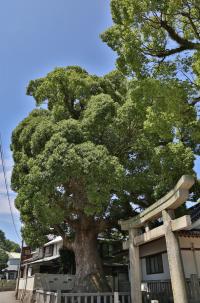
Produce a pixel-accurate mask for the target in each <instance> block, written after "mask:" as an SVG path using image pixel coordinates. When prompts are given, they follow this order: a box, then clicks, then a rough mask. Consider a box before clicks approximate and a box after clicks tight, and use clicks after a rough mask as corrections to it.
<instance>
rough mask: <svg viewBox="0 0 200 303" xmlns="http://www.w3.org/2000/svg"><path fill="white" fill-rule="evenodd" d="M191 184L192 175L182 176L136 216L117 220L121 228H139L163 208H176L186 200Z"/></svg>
mask: <svg viewBox="0 0 200 303" xmlns="http://www.w3.org/2000/svg"><path fill="white" fill-rule="evenodd" d="M193 184H194V178H193V177H192V176H189V175H184V176H182V177H181V178H180V180H179V181H178V183H177V184H176V186H175V187H174V189H172V190H171V191H170V192H169V193H167V194H166V195H165V196H164V197H163V198H161V199H160V200H158V201H157V202H155V203H154V204H153V205H151V206H149V207H148V208H147V209H145V210H144V211H143V212H141V213H140V214H138V215H137V216H135V217H133V218H131V219H129V220H126V221H119V224H120V225H121V228H122V230H129V229H132V228H140V227H142V226H144V225H145V223H146V222H148V221H150V220H152V219H157V218H159V217H161V216H162V211H163V210H167V209H176V208H177V207H179V206H180V205H181V204H183V203H184V202H185V201H186V200H187V198H188V195H189V189H190V188H191V187H192V185H193Z"/></svg>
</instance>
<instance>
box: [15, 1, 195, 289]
mask: <svg viewBox="0 0 200 303" xmlns="http://www.w3.org/2000/svg"><path fill="white" fill-rule="evenodd" d="M198 2H199V1H197V0H177V1H174V0H173V1H172V0H167V1H166V0H162V1H157V0H152V1H148V0H142V1H140V2H138V1H136V0H111V9H112V17H113V22H114V25H113V26H112V27H111V28H110V29H108V30H107V31H106V32H105V33H104V34H102V39H103V41H105V42H106V43H107V44H108V45H109V46H110V47H111V48H112V49H113V50H114V51H116V52H117V54H118V59H117V68H118V70H116V71H112V72H111V73H109V74H107V75H105V76H102V77H98V76H95V75H90V74H89V73H88V72H87V71H85V70H84V69H82V68H81V67H77V66H69V67H64V68H56V69H55V70H54V71H52V72H50V73H48V74H47V75H46V76H45V77H44V78H40V79H36V80H32V81H30V83H29V85H28V88H27V94H28V95H29V96H32V97H33V98H34V99H35V102H36V109H34V110H33V111H32V112H31V113H30V114H29V115H28V117H27V118H25V119H24V120H23V121H22V122H21V123H20V124H19V125H18V126H17V127H16V129H15V130H14V131H13V135H12V144H11V148H12V151H13V158H14V169H13V173H12V189H13V190H14V191H16V192H17V198H16V207H17V208H18V209H19V210H20V214H21V219H22V221H23V222H24V227H23V235H24V238H25V240H26V242H27V244H30V245H31V246H34V245H39V244H40V243H41V242H43V241H45V235H48V234H49V233H51V234H54V235H55V234H58V235H61V236H62V237H63V239H64V246H65V248H67V249H70V250H73V251H74V252H75V257H76V258H77V256H78V255H79V256H78V257H79V260H78V264H79V270H78V276H79V281H83V280H84V279H85V277H84V273H85V272H87V273H88V276H87V278H88V277H92V275H93V272H92V271H93V270H94V267H93V265H91V264H90V260H88V256H87V255H84V254H85V252H84V249H85V247H87V248H88V251H90V252H93V251H94V247H95V245H96V240H95V239H96V238H97V236H98V234H99V233H102V232H106V233H109V231H110V230H111V229H112V228H118V224H117V222H118V220H119V219H127V218H128V217H130V216H133V215H135V214H136V213H137V211H136V208H140V209H142V208H145V207H147V206H149V205H150V204H152V203H154V202H155V201H156V200H157V199H159V198H160V197H162V196H163V195H164V194H166V192H168V191H169V190H170V189H171V188H173V186H174V184H175V183H176V182H177V181H178V179H179V178H180V177H181V176H182V175H183V174H192V175H195V172H194V169H193V167H194V160H195V156H196V155H199V154H200V144H199V142H200V120H199V119H198V102H199V100H200V98H199V85H200V84H199V81H200V80H199V79H200V78H199V73H200V59H199V43H200V42H199V31H200V28H199V22H198V20H199V16H200V15H199V13H200V8H199V3H198ZM186 51H187V52H188V53H187V54H186V53H185V52H186ZM193 197H194V198H196V197H197V193H194V195H193ZM92 233H93V234H92ZM81 239H82V241H86V242H87V240H88V239H89V240H88V241H90V239H92V240H91V242H92V241H93V242H92V243H91V246H89V244H90V243H87V245H85V246H84V245H81V244H84V243H80V241H81ZM80 247H83V251H82V252H81V254H83V255H84V256H83V260H86V259H87V260H88V263H87V264H81V260H80V251H81V250H80ZM89 248H90V249H89ZM76 252H78V253H77V254H78V255H77V254H76ZM91 257H92V260H93V261H92V262H93V263H95V261H94V260H95V258H96V264H98V266H96V269H97V268H100V265H99V264H100V263H99V260H97V259H98V257H97V256H96V255H95V256H94V255H92V254H91ZM76 263H77V262H76ZM90 265H91V266H90ZM84 266H85V267H84ZM90 271H91V272H90ZM101 275H102V271H101V270H99V272H98V273H97V274H96V276H95V279H96V278H98V277H100V276H101ZM91 280H92V279H91ZM85 281H88V280H85ZM101 283H102V279H101V278H99V285H103V284H104V283H103V284H101ZM100 288H101V286H100ZM100 288H99V289H98V291H100ZM91 289H92V290H93V288H91ZM79 290H80V288H79ZM81 290H82V291H84V289H81ZM90 292H91V291H90Z"/></svg>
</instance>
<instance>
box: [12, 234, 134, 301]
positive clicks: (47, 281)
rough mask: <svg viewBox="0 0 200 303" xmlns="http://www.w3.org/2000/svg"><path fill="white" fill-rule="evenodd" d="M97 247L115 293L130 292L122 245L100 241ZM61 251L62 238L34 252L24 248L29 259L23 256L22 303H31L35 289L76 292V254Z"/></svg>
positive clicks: (20, 297)
mask: <svg viewBox="0 0 200 303" xmlns="http://www.w3.org/2000/svg"><path fill="white" fill-rule="evenodd" d="M98 245H99V247H98V250H99V253H100V256H101V258H102V260H103V266H104V271H105V274H106V276H107V279H108V282H109V284H110V286H111V288H112V290H113V291H114V290H118V291H129V289H130V285H129V280H128V265H127V259H126V260H124V259H123V256H121V254H120V252H121V251H122V242H121V241H119V240H110V239H109V240H108V239H104V238H99V241H98ZM62 248H63V240H62V238H61V237H56V238H54V239H53V240H51V241H49V242H47V243H46V244H44V245H43V247H40V248H37V249H36V250H34V251H32V252H31V251H30V250H29V249H26V248H24V249H23V254H24V255H25V252H26V250H27V254H26V257H24V255H23V256H22V260H23V261H22V264H21V269H20V280H19V291H18V298H19V299H23V302H32V301H31V300H33V298H34V296H35V291H36V289H39V290H45V291H56V290H62V291H63V292H70V291H71V290H72V289H73V285H74V279H75V272H76V265H75V259H74V254H73V253H72V252H70V251H67V250H64V251H63V249H62ZM62 258H63V259H64V263H63V261H62Z"/></svg>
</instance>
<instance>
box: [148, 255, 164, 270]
mask: <svg viewBox="0 0 200 303" xmlns="http://www.w3.org/2000/svg"><path fill="white" fill-rule="evenodd" d="M146 271H147V275H152V274H160V273H163V261H162V254H157V255H153V256H149V257H146Z"/></svg>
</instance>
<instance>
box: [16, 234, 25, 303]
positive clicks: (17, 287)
mask: <svg viewBox="0 0 200 303" xmlns="http://www.w3.org/2000/svg"><path fill="white" fill-rule="evenodd" d="M23 246H24V240H23V239H22V243H21V256H20V262H19V267H18V275H17V284H16V289H15V297H16V299H17V298H18V292H19V280H20V276H21V264H22V254H23Z"/></svg>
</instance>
